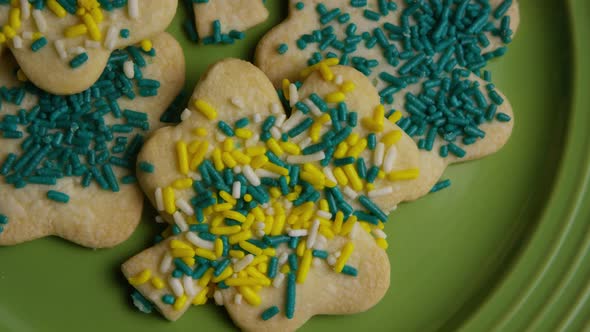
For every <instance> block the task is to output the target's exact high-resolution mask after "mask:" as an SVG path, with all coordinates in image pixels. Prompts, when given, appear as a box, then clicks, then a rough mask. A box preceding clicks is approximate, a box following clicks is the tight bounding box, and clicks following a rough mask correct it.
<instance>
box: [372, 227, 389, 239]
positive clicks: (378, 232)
mask: <svg viewBox="0 0 590 332" xmlns="http://www.w3.org/2000/svg"><path fill="white" fill-rule="evenodd" d="M373 235H375V237H376V238H378V239H387V234H385V232H384V231H382V230H380V229H379V228H375V229H373Z"/></svg>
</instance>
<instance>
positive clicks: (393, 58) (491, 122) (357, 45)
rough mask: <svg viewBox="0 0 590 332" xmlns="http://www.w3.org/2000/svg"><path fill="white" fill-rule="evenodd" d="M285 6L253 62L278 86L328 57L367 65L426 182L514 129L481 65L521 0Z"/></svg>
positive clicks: (321, 0)
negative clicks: (416, 153) (413, 147)
mask: <svg viewBox="0 0 590 332" xmlns="http://www.w3.org/2000/svg"><path fill="white" fill-rule="evenodd" d="M289 9H290V15H289V17H288V19H287V20H286V21H285V22H283V23H282V24H280V25H279V26H277V27H275V28H274V29H273V30H272V31H271V32H269V33H268V34H267V35H266V36H265V37H264V38H263V39H262V41H261V42H260V44H259V45H258V49H257V53H256V64H257V65H258V66H259V67H260V68H261V69H262V70H263V71H264V72H265V73H266V74H267V75H268V76H269V78H270V79H271V81H272V82H273V84H274V85H275V86H276V87H281V86H282V80H283V79H284V78H285V77H286V78H288V79H289V80H291V81H298V80H302V79H305V77H306V76H307V75H308V74H309V70H306V69H305V68H306V67H307V66H309V65H316V66H319V65H321V63H322V62H325V61H336V62H339V63H340V64H343V65H350V66H353V67H355V68H356V69H357V70H359V71H361V72H363V74H365V75H366V76H367V77H368V78H370V79H371V80H372V82H373V84H374V85H375V86H376V88H377V89H378V90H379V95H380V97H381V101H382V102H383V103H384V104H385V105H388V106H389V107H388V110H387V111H386V116H387V117H389V119H390V120H392V121H394V122H396V123H397V124H398V125H399V126H400V127H401V128H402V129H404V131H406V132H407V133H408V134H409V135H410V136H411V137H412V138H414V140H415V141H416V143H417V144H418V147H419V148H420V150H421V158H422V162H421V165H423V166H424V167H429V168H432V171H430V172H423V174H424V175H425V176H431V178H430V179H429V180H428V181H429V182H430V183H432V184H434V183H435V182H436V181H437V180H438V178H439V177H440V175H441V174H442V172H443V171H444V169H445V168H446V166H447V165H448V164H450V163H454V162H460V161H467V160H472V159H477V158H481V157H484V156H486V155H489V154H492V153H494V152H496V151H497V150H499V149H500V148H501V147H502V146H503V145H504V144H505V143H506V142H507V140H508V138H509V137H510V134H511V132H512V128H513V121H512V118H513V113H512V108H511V106H510V104H509V102H508V100H507V99H506V98H505V97H504V96H503V95H502V93H501V92H499V91H497V90H496V89H495V86H494V85H493V84H492V83H490V82H489V79H490V78H491V74H490V73H489V72H487V71H484V70H483V69H484V67H485V65H486V64H487V61H488V60H491V59H493V58H495V57H499V56H501V55H503V54H504V53H505V52H506V47H505V46H504V44H505V43H508V42H510V41H511V40H512V36H513V34H514V31H515V30H516V28H517V27H518V24H519V10H518V4H517V1H516V0H514V1H512V0H486V1H475V0H461V1H434V2H429V1H380V0H379V1H378V0H368V1H339V0H304V1H296V0H292V1H290V5H289ZM476 73H477V74H478V75H481V77H479V76H478V75H476ZM394 110H399V111H401V113H400V112H395V111H394ZM402 115H403V116H402ZM423 180H425V181H426V180H427V179H423ZM423 194H424V193H419V194H418V195H417V196H416V197H414V198H417V197H420V196H422V195H423Z"/></svg>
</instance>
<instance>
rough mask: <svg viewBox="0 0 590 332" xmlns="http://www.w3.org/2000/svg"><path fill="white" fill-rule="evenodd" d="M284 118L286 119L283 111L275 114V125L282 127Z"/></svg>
mask: <svg viewBox="0 0 590 332" xmlns="http://www.w3.org/2000/svg"><path fill="white" fill-rule="evenodd" d="M285 120H287V115H286V114H285V113H281V114H279V115H277V119H276V120H275V126H277V127H279V128H280V127H282V126H283V123H285Z"/></svg>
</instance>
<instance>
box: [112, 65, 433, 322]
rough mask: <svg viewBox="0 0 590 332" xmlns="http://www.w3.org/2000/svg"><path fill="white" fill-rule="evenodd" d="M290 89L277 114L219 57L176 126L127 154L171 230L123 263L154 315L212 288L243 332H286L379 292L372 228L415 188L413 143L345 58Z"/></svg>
mask: <svg viewBox="0 0 590 332" xmlns="http://www.w3.org/2000/svg"><path fill="white" fill-rule="evenodd" d="M336 77H338V80H339V81H341V83H340V84H337V83H336V82H335V81H336V79H335V78H336ZM289 94H290V95H289V97H290V99H291V105H292V109H291V113H292V115H291V116H290V117H289V118H287V117H286V116H285V113H284V110H283V107H282V106H281V100H280V99H279V97H278V95H277V93H276V91H275V90H274V88H273V86H272V84H271V82H270V81H269V80H268V78H267V77H266V76H265V75H264V74H263V73H262V72H261V71H260V70H259V69H258V68H256V67H254V66H253V65H252V64H249V63H247V62H244V61H241V60H234V59H227V60H223V61H221V62H219V63H217V64H215V65H213V66H212V67H211V68H210V69H209V71H208V72H207V73H206V74H205V76H204V77H203V78H202V79H201V81H200V82H199V84H198V86H197V87H196V89H195V92H194V94H193V97H192V101H191V104H190V107H189V109H188V110H187V111H185V116H184V121H183V122H182V123H181V124H180V125H178V126H176V127H168V128H163V129H160V130H158V131H157V132H156V133H154V135H153V136H152V137H151V138H150V139H149V140H148V141H147V142H146V144H145V145H144V147H143V149H142V151H141V152H140V154H139V159H140V160H146V161H149V162H151V163H153V164H154V165H155V168H156V171H155V172H154V173H151V174H146V173H142V174H140V175H139V181H140V185H141V187H142V189H143V190H144V191H145V192H146V193H147V196H148V198H149V200H150V201H151V202H152V204H153V205H154V206H155V207H156V208H157V209H158V210H159V211H160V213H161V216H162V217H163V218H164V219H165V220H166V221H168V222H170V223H171V225H172V228H171V234H172V237H170V238H168V239H166V240H164V241H163V242H162V243H160V244H158V245H156V246H155V247H153V248H150V249H147V250H146V251H144V252H142V253H140V254H139V255H137V256H135V257H133V258H132V259H130V260H129V261H127V262H126V263H125V264H124V265H123V266H122V270H123V273H124V274H125V276H126V277H127V278H128V279H129V281H130V283H131V284H132V285H133V286H135V287H136V289H137V290H139V291H140V292H141V293H142V294H143V295H144V296H145V298H146V299H148V300H149V301H152V302H153V303H154V304H155V306H156V307H157V308H158V309H159V311H160V312H161V313H162V314H163V315H164V316H165V317H166V318H168V319H170V320H176V319H178V318H180V317H181V316H182V315H183V314H184V312H185V311H186V310H187V309H188V307H189V306H190V305H191V303H192V304H195V305H200V304H204V303H205V302H206V300H207V298H208V297H213V298H214V299H215V301H216V303H218V304H224V305H225V306H226V308H227V310H228V312H229V313H230V316H231V317H232V319H233V320H234V322H235V323H236V325H238V326H239V327H241V328H243V329H244V330H248V331H251V330H252V331H253V330H257V331H270V330H273V329H274V330H277V329H278V330H281V331H291V330H295V329H297V328H298V327H300V326H301V325H302V324H304V323H305V322H306V321H307V320H309V319H310V318H311V317H312V316H314V315H320V314H334V315H337V314H350V313H356V312H361V311H365V310H368V309H369V308H371V307H372V306H374V305H375V304H376V303H377V302H378V301H379V300H380V299H381V298H382V297H383V296H384V294H385V292H386V290H387V289H388V287H389V278H390V277H389V270H390V269H389V262H388V257H387V254H386V253H385V251H384V250H383V249H384V248H386V247H387V241H386V240H385V237H386V235H385V233H384V232H383V230H382V229H383V227H384V223H385V222H386V221H387V219H388V218H387V214H388V213H389V212H390V211H391V210H393V209H394V208H395V205H396V204H397V203H398V202H401V201H404V200H406V196H412V195H414V194H413V191H414V190H416V189H415V186H416V185H419V184H420V183H421V181H420V180H419V179H420V177H421V176H422V170H421V169H419V168H418V167H419V162H420V160H419V153H418V149H417V147H416V145H415V144H414V142H413V141H412V140H411V139H410V138H409V137H408V136H407V135H406V134H404V133H403V132H402V131H401V130H400V129H399V127H397V126H396V125H395V124H393V123H391V122H389V121H386V120H385V118H384V117H383V114H382V113H383V111H384V109H383V107H382V105H381V104H380V103H379V96H378V94H377V91H376V90H375V88H374V87H373V86H372V85H371V82H370V81H369V80H368V79H367V78H366V77H365V76H363V75H362V74H361V73H360V72H358V71H356V70H354V69H352V68H350V67H344V66H335V67H322V70H321V71H319V70H317V71H314V72H313V73H310V75H309V76H308V78H307V79H306V80H305V81H304V82H303V84H302V86H300V87H297V86H296V85H295V84H293V85H291V86H290V89H289ZM308 119H309V120H308ZM379 151H381V152H379ZM312 265H313V266H312ZM259 286H260V287H259ZM318 294H321V295H322V296H321V298H320V297H318V296H317V295H318ZM285 303H286V304H285ZM277 313H278V314H277Z"/></svg>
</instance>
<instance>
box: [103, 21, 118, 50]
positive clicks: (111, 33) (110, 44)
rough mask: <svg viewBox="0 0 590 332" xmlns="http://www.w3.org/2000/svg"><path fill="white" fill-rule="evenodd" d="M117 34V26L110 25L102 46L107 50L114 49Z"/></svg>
mask: <svg viewBox="0 0 590 332" xmlns="http://www.w3.org/2000/svg"><path fill="white" fill-rule="evenodd" d="M118 36H119V28H118V27H116V26H114V25H111V26H110V27H109V30H108V31H107V35H106V37H105V38H104V46H105V47H106V48H107V49H108V50H111V51H112V50H114V49H115V43H116V42H117V38H118Z"/></svg>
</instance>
